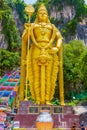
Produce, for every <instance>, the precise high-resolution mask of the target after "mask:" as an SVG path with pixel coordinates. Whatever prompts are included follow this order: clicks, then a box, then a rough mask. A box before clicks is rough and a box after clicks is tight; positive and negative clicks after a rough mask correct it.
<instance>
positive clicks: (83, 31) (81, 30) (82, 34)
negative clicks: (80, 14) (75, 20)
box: [76, 23, 87, 46]
mask: <svg viewBox="0 0 87 130" xmlns="http://www.w3.org/2000/svg"><path fill="white" fill-rule="evenodd" d="M76 31H77V39H78V40H82V41H83V42H84V43H85V45H86V46H87V24H86V23H79V24H78V26H77V30H76Z"/></svg>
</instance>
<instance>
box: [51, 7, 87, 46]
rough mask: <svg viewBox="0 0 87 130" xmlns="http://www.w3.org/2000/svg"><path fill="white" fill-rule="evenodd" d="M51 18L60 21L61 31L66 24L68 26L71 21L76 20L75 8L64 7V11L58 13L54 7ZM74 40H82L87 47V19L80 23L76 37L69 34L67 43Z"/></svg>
mask: <svg viewBox="0 0 87 130" xmlns="http://www.w3.org/2000/svg"><path fill="white" fill-rule="evenodd" d="M50 16H51V17H53V18H55V19H57V20H58V21H60V24H59V25H58V28H59V29H60V30H61V29H62V28H63V27H64V26H65V24H67V23H68V22H69V21H70V20H72V19H73V18H74V16H75V9H74V6H67V5H63V8H62V10H60V11H56V10H55V8H54V7H53V9H52V11H51V15H50ZM74 39H77V40H82V41H83V42H84V44H85V45H87V18H85V19H83V21H82V22H79V23H78V25H77V28H76V33H75V35H74V36H71V35H69V34H68V36H67V38H66V39H65V41H66V42H69V41H70V40H74Z"/></svg>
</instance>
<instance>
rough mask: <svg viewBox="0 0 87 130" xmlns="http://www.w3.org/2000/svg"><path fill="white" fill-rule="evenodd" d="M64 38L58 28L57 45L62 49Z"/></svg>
mask: <svg viewBox="0 0 87 130" xmlns="http://www.w3.org/2000/svg"><path fill="white" fill-rule="evenodd" d="M62 40H63V37H62V36H61V34H60V32H59V30H57V32H56V47H57V48H58V49H60V48H61V46H62Z"/></svg>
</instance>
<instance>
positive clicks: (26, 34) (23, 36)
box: [22, 23, 31, 41]
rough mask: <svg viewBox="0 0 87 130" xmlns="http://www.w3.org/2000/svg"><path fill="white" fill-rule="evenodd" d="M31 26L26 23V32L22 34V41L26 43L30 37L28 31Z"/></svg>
mask: <svg viewBox="0 0 87 130" xmlns="http://www.w3.org/2000/svg"><path fill="white" fill-rule="evenodd" d="M30 26H31V24H30V23H25V24H24V27H25V30H24V32H23V34H22V40H23V41H26V40H27V39H28V35H29V33H28V31H29V29H30Z"/></svg>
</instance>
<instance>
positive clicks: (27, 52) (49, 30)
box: [20, 4, 64, 105]
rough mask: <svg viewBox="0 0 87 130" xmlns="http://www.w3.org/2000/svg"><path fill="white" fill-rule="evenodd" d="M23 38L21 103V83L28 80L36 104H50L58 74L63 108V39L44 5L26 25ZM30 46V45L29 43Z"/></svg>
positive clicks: (22, 91)
mask: <svg viewBox="0 0 87 130" xmlns="http://www.w3.org/2000/svg"><path fill="white" fill-rule="evenodd" d="M24 27H25V30H24V32H23V35H22V63H21V81H20V100H23V99H24V84H25V81H26V84H27V81H29V87H30V92H31V95H32V98H33V99H34V100H35V101H36V103H37V104H50V102H51V100H52V99H53V96H54V92H55V86H56V80H57V75H58V81H59V92H60V102H61V105H64V90H63V68H62V39H63V38H62V36H61V34H60V32H59V30H58V29H57V28H56V27H55V26H54V25H53V24H51V23H50V21H49V18H48V12H47V10H46V8H45V6H44V5H43V4H41V6H40V8H39V9H38V12H37V16H36V20H35V22H34V23H25V25H24ZM28 43H29V44H30V45H29V44H28ZM26 95H27V91H26Z"/></svg>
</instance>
